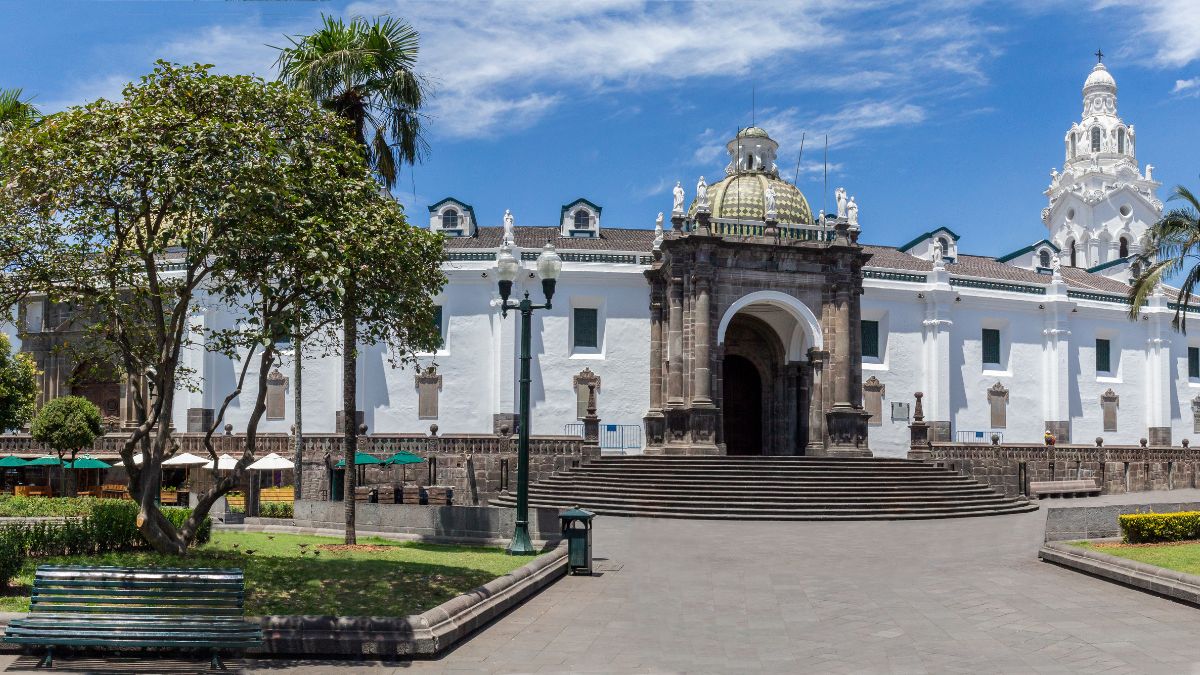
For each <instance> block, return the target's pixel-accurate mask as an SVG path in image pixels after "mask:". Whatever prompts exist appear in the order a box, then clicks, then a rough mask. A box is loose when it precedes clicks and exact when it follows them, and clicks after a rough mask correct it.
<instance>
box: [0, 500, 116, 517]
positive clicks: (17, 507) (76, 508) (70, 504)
mask: <svg viewBox="0 0 1200 675" xmlns="http://www.w3.org/2000/svg"><path fill="white" fill-rule="evenodd" d="M98 501H100V500H98V499H96V498H95V497H17V496H14V495H0V517H4V518H44V517H50V516H85V515H87V514H89V513H91V512H92V506H93V505H95V504H96V502H98Z"/></svg>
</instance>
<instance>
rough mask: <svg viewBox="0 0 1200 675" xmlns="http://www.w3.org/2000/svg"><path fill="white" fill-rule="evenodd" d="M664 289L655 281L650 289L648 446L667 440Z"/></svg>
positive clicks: (646, 430)
mask: <svg viewBox="0 0 1200 675" xmlns="http://www.w3.org/2000/svg"><path fill="white" fill-rule="evenodd" d="M662 341H663V288H662V284H661V283H659V282H657V281H655V282H652V283H651V289H650V410H648V411H647V412H646V416H645V417H643V418H642V422H643V426H644V427H645V433H646V445H647V448H649V447H657V446H661V445H662V444H663V442H664V440H665V435H666V423H665V421H664V419H663V412H662V410H663V342H662Z"/></svg>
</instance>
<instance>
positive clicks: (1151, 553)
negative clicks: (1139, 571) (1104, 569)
mask: <svg viewBox="0 0 1200 675" xmlns="http://www.w3.org/2000/svg"><path fill="white" fill-rule="evenodd" d="M1072 543H1073V544H1074V545H1075V546H1079V547H1082V548H1090V549H1092V550H1093V551H1099V552H1101V553H1107V554H1109V555H1115V556H1119V557H1121V558H1128V559H1130V560H1136V561H1138V562H1143V563H1146V564H1148V565H1157V566H1158V567H1166V568H1167V569H1172V570H1175V571H1177V572H1184V573H1186V574H1196V575H1200V542H1197V541H1182V542H1171V543H1166V544H1118V543H1112V544H1094V543H1091V542H1072Z"/></svg>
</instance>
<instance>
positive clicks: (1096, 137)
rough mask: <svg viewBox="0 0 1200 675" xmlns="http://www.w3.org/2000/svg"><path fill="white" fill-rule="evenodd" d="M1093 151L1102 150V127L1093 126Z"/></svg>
mask: <svg viewBox="0 0 1200 675" xmlns="http://www.w3.org/2000/svg"><path fill="white" fill-rule="evenodd" d="M1092 152H1100V127H1092Z"/></svg>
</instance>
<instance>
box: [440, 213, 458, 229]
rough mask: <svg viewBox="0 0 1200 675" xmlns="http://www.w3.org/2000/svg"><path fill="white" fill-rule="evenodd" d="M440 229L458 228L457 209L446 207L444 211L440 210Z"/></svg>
mask: <svg viewBox="0 0 1200 675" xmlns="http://www.w3.org/2000/svg"><path fill="white" fill-rule="evenodd" d="M442 229H443V230H457V229H458V211H455V210H454V209H446V210H445V211H442Z"/></svg>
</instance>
